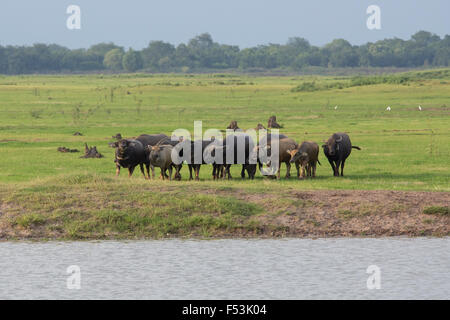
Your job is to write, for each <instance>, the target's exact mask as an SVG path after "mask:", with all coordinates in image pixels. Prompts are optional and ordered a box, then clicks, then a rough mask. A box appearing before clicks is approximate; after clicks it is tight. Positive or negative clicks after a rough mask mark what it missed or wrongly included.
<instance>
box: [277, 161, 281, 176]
mask: <svg viewBox="0 0 450 320" xmlns="http://www.w3.org/2000/svg"><path fill="white" fill-rule="evenodd" d="M280 172H281V162H280V163H279V164H278V172H277V179H278V180H279V179H280Z"/></svg>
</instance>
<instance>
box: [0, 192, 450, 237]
mask: <svg viewBox="0 0 450 320" xmlns="http://www.w3.org/2000/svg"><path fill="white" fill-rule="evenodd" d="M174 191H175V189H174V190H172V188H171V187H168V188H167V189H166V190H162V192H163V193H165V194H171V193H172V192H174ZM198 192H199V193H203V194H206V195H212V194H214V195H217V196H223V197H233V198H236V199H238V200H239V201H242V202H245V203H252V204H255V205H256V206H257V207H258V208H260V211H259V212H258V213H257V214H253V215H250V216H248V215H245V214H242V215H241V214H240V212H238V213H237V214H236V215H235V216H233V217H234V218H235V219H237V220H236V221H238V226H237V227H236V226H234V227H229V226H223V227H219V228H214V229H210V230H209V233H208V234H207V235H206V236H205V234H202V233H201V232H199V229H200V228H195V227H193V228H192V229H189V227H184V229H183V228H181V229H179V230H178V231H177V232H172V233H165V232H164V233H163V234H162V236H161V233H159V234H158V235H155V233H141V234H138V233H133V232H134V231H133V227H132V225H130V230H128V231H127V232H128V233H121V232H117V233H104V232H103V231H102V232H100V233H99V232H97V233H84V234H83V235H80V234H77V233H76V232H72V233H70V232H69V233H68V231H67V230H64V228H62V227H61V224H60V223H59V222H57V219H55V218H54V217H52V216H51V215H52V212H47V211H42V212H40V213H37V214H38V215H41V214H44V215H47V214H49V215H50V218H46V219H44V220H42V221H41V220H40V219H39V218H36V217H33V219H34V220H36V221H37V223H34V222H33V221H31V223H29V224H28V225H27V226H26V227H24V226H23V225H22V226H21V225H18V224H17V223H14V221H17V217H20V216H21V215H26V214H27V213H26V212H23V210H25V209H24V208H25V207H21V208H22V209H20V207H18V206H17V205H18V204H17V205H16V204H14V203H11V202H10V203H5V202H4V203H0V239H2V240H7V239H37V240H40V239H72V238H73V239H87V240H88V239H128V238H130V239H136V238H259V237H261V238H270V237H274V238H278V237H299V238H303V237H308V238H317V237H385V236H437V237H441V236H450V215H449V212H448V208H449V205H450V193H448V192H416V191H364V190H315V191H292V190H291V191H288V192H286V193H284V194H282V195H280V194H278V193H255V192H253V193H252V192H249V193H248V192H246V191H245V190H238V189H229V190H211V189H203V190H198ZM116 206H120V202H119V203H118V204H116ZM124 206H125V204H124ZM430 207H433V208H439V210H438V212H434V213H425V212H424V210H425V211H427V210H426V209H427V208H430ZM65 209H67V210H69V209H70V211H79V212H82V211H85V208H83V207H82V206H77V205H71V207H70V208H64V210H65ZM117 209H119V210H120V208H119V207H117ZM58 210H59V209H58ZM96 210H97V209H95V208H90V209H89V212H94V213H93V214H94V215H95V212H96ZM35 212H37V211H35ZM86 212H87V211H86ZM167 214H168V215H176V214H177V213H176V212H173V211H170V212H168V213H167ZM204 215H211V216H213V217H215V218H216V217H220V215H221V214H220V212H217V213H215V212H210V213H204ZM91 216H92V215H91ZM52 224H53V225H52ZM149 227H150V228H151V227H152V226H149ZM102 230H103V229H102ZM153 231H155V230H153ZM157 231H158V230H157ZM68 234H70V235H69V236H68Z"/></svg>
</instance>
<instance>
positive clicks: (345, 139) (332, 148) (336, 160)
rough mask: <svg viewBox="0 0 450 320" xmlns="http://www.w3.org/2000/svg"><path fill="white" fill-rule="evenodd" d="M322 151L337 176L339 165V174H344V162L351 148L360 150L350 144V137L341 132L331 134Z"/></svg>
mask: <svg viewBox="0 0 450 320" xmlns="http://www.w3.org/2000/svg"><path fill="white" fill-rule="evenodd" d="M322 148H323V153H324V154H325V156H326V157H327V158H328V162H330V165H331V168H332V169H333V174H334V176H335V177H339V166H340V167H341V176H344V164H345V160H346V159H347V158H348V156H349V155H350V153H351V152H352V148H354V149H358V150H361V148H360V147H357V146H352V143H351V141H350V137H349V136H348V135H347V134H346V133H343V132H338V133H335V134H333V135H332V136H331V137H330V138H329V139H328V141H326V143H325V144H324V145H322Z"/></svg>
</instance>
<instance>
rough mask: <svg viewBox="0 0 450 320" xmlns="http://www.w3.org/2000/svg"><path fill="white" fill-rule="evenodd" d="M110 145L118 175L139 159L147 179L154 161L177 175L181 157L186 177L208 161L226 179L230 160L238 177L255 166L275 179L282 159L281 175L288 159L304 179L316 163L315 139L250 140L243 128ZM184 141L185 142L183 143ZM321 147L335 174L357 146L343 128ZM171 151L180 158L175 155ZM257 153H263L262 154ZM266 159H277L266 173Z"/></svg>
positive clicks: (252, 173) (216, 176) (277, 137)
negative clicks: (200, 137)
mask: <svg viewBox="0 0 450 320" xmlns="http://www.w3.org/2000/svg"><path fill="white" fill-rule="evenodd" d="M236 127H237V124H236ZM233 129H235V128H233ZM188 145H189V146H188ZM110 146H111V147H113V148H115V160H114V162H115V164H116V175H119V173H120V168H127V169H128V175H129V176H131V175H132V174H133V171H134V169H135V168H136V167H137V166H138V165H139V167H140V169H141V172H142V174H143V175H144V178H146V179H150V169H151V171H152V175H151V177H152V178H154V177H155V174H154V167H159V168H160V169H161V176H160V178H161V179H163V180H164V179H169V180H171V179H172V175H173V173H175V175H174V179H175V180H181V174H180V170H181V168H182V165H183V163H187V165H188V168H189V180H193V179H195V180H199V173H200V167H201V166H202V165H205V164H211V165H212V177H213V179H214V180H216V179H221V178H228V179H231V178H232V177H231V173H230V167H231V165H233V164H239V165H242V171H241V177H242V178H245V177H246V174H247V176H248V178H249V179H254V177H255V174H256V171H257V168H258V167H259V170H260V171H261V173H263V172H264V173H263V174H264V175H266V176H269V177H273V178H275V177H276V178H277V179H279V178H280V168H281V164H282V163H285V165H286V169H287V170H286V178H289V177H290V169H291V164H295V167H296V170H297V177H298V179H304V178H306V177H311V178H314V177H315V176H316V165H317V163H319V164H320V161H319V145H318V144H317V143H316V142H313V141H304V142H302V143H301V144H298V143H297V142H296V141H295V140H293V139H291V138H289V137H287V136H286V135H284V134H278V133H277V134H275V133H266V134H265V135H263V136H261V137H260V138H259V142H258V143H255V141H254V139H253V138H252V136H250V135H249V134H247V133H245V132H243V131H242V130H236V131H234V132H233V133H232V134H229V135H227V136H226V137H225V139H223V140H222V139H215V138H214V137H212V138H211V139H210V140H195V141H190V140H186V139H183V138H182V137H179V138H175V139H174V137H172V138H169V137H168V136H167V135H165V134H142V135H140V136H139V137H137V138H133V139H123V138H121V139H120V140H118V141H116V142H114V143H110ZM186 146H188V148H185V147H186ZM322 148H323V153H324V154H325V156H326V157H327V159H328V161H329V163H330V165H331V168H332V170H333V175H334V176H339V175H340V176H343V175H344V164H345V160H346V159H347V158H348V156H349V155H350V153H351V151H352V148H353V149H358V150H361V149H360V148H359V147H357V146H352V143H351V141H350V137H349V136H348V135H347V134H346V133H343V132H338V133H334V134H333V135H332V136H331V137H330V138H329V139H328V140H327V141H326V142H324V144H323V145H322ZM174 149H175V150H174ZM186 150H189V151H188V152H190V153H191V154H190V155H189V154H183V152H185V153H186ZM272 150H277V153H273V154H274V157H271V153H272ZM174 151H175V152H174ZM174 154H175V155H177V156H179V159H181V160H180V161H178V162H177V161H174V156H173V155H174ZM261 154H263V155H266V157H265V158H264V159H263V158H262V157H261ZM276 154H278V158H276ZM274 159H275V160H274ZM276 160H278V161H276ZM271 161H274V163H276V162H277V165H275V166H274V170H272V171H271V173H267V170H266V169H267V168H265V167H264V165H266V167H267V166H270V165H271ZM144 166H145V168H144ZM339 168H340V173H339ZM264 170H266V171H264ZM193 171H194V175H195V177H194V176H193ZM167 172H168V174H167Z"/></svg>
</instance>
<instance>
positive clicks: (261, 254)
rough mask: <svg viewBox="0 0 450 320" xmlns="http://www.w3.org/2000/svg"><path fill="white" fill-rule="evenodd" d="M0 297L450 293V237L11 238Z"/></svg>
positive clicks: (0, 265)
mask: <svg viewBox="0 0 450 320" xmlns="http://www.w3.org/2000/svg"><path fill="white" fill-rule="evenodd" d="M71 265H77V266H79V267H80V270H81V289H80V290H69V289H67V278H68V277H69V276H70V275H69V274H67V273H66V271H67V268H68V267H69V266H71ZM370 265H376V266H378V267H379V268H380V270H381V289H379V290H377V289H373V290H369V289H367V279H368V277H369V276H370V274H367V273H366V270H367V268H368V266H370ZM0 298H2V299H5V298H6V299H15V298H25V299H31V298H33V299H50V298H51V299H94V298H95V299H107V298H110V299H168V298H171V299H347V298H350V299H432V298H434V299H449V298H450V238H439V239H437V238H412V239H405V238H387V239H319V240H312V239H283V240H211V241H197V240H186V241H183V240H162V241H128V242H117V241H105V242H103V241H102V242H46V243H30V242H3V243H0Z"/></svg>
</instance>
